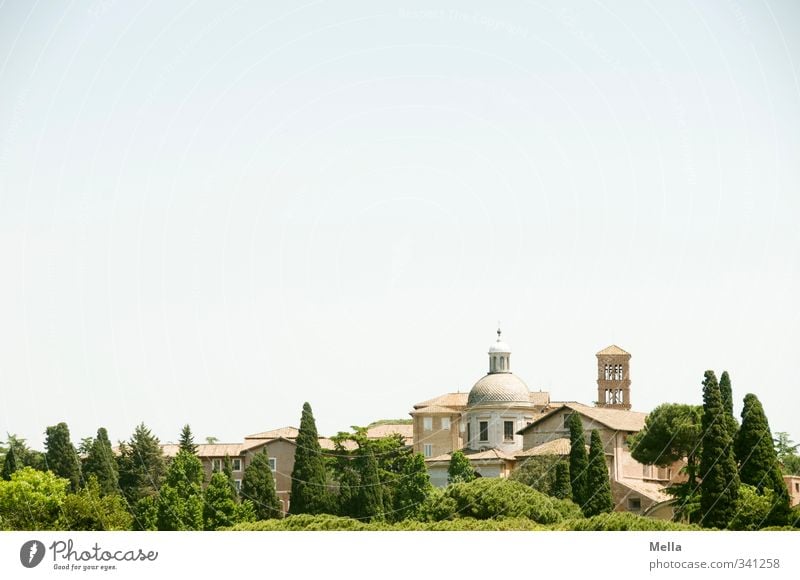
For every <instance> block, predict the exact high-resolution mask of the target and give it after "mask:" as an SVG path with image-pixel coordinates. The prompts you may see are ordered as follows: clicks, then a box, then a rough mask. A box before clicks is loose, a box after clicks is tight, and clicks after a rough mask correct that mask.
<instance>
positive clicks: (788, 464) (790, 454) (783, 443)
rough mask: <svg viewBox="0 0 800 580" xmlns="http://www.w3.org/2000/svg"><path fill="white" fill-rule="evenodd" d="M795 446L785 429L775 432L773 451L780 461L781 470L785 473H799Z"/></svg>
mask: <svg viewBox="0 0 800 580" xmlns="http://www.w3.org/2000/svg"><path fill="white" fill-rule="evenodd" d="M797 447H798V446H797V445H795V443H794V441H792V440H791V439H790V438H789V434H788V433H787V432H786V431H778V432H777V433H775V453H776V454H777V456H778V461H780V464H781V471H782V472H783V473H784V474H785V475H800V455H798V454H797Z"/></svg>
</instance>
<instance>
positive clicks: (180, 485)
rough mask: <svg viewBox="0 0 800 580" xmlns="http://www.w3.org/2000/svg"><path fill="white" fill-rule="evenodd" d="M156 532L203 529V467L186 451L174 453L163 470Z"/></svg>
mask: <svg viewBox="0 0 800 580" xmlns="http://www.w3.org/2000/svg"><path fill="white" fill-rule="evenodd" d="M223 477H224V475H223ZM158 529H159V530H177V531H183V530H202V529H203V464H202V463H201V462H200V460H199V459H198V458H197V456H195V455H192V454H191V453H189V452H188V451H178V454H177V455H176V456H175V457H174V458H173V459H172V461H171V462H170V464H169V467H168V468H167V472H166V474H165V476H164V483H163V485H162V486H161V489H160V490H159V493H158Z"/></svg>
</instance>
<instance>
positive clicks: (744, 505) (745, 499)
mask: <svg viewBox="0 0 800 580" xmlns="http://www.w3.org/2000/svg"><path fill="white" fill-rule="evenodd" d="M776 501H777V499H776V495H775V492H774V491H772V490H771V489H769V488H767V487H765V488H764V494H763V495H761V494H760V493H758V490H757V489H756V488H755V487H753V486H752V485H744V484H743V485H741V486H739V497H738V498H737V500H736V512H734V514H733V518H731V521H730V523H729V524H728V529H730V530H737V531H743V532H750V531H754V530H759V529H761V528H762V527H766V522H767V519H768V518H769V515H770V511H771V510H772V506H773V505H774V504H775V502H776Z"/></svg>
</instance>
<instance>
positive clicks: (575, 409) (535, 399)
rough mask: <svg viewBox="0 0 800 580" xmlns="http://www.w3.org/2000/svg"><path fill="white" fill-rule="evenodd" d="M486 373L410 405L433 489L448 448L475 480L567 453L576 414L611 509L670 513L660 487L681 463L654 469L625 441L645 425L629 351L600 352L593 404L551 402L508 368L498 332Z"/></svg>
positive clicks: (675, 476) (441, 481) (443, 471)
mask: <svg viewBox="0 0 800 580" xmlns="http://www.w3.org/2000/svg"><path fill="white" fill-rule="evenodd" d="M488 355H489V372H488V373H487V374H486V375H484V376H483V377H481V378H480V379H479V380H478V381H477V382H476V383H475V385H474V386H473V387H472V389H470V391H469V393H461V392H456V393H445V394H443V395H440V396H438V397H435V398H433V399H429V400H427V401H423V402H421V403H417V404H416V405H414V410H413V411H411V413H410V414H411V416H412V417H413V427H414V431H413V433H414V435H413V441H414V451H415V452H418V453H422V454H423V455H424V457H425V464H426V466H427V468H428V473H429V474H430V477H431V482H432V483H433V484H434V485H435V486H438V487H443V486H445V485H447V469H448V466H449V464H450V458H451V456H452V453H453V452H454V451H456V450H461V451H462V452H463V453H464V455H465V456H466V457H467V458H468V459H469V461H470V463H471V464H472V466H473V468H474V469H475V471H476V473H477V474H478V475H479V476H481V477H508V476H509V475H510V474H511V472H512V471H513V470H514V469H517V468H518V467H520V466H521V465H523V464H524V463H525V462H526V461H529V460H535V459H533V458H536V457H540V456H544V455H551V456H553V455H555V456H567V455H569V449H570V442H569V428H568V421H569V417H570V416H571V415H572V414H573V413H578V414H579V415H580V417H581V420H582V422H583V426H584V429H585V435H586V441H587V442H588V441H589V438H590V435H591V431H592V430H593V429H597V430H598V432H599V434H600V436H601V439H602V441H603V444H604V447H605V451H606V462H607V464H608V468H609V475H610V479H611V487H612V495H613V497H614V502H615V506H616V507H615V509H617V510H618V511H632V512H635V513H641V514H645V515H651V516H653V517H659V518H665V519H668V518H671V517H672V509H671V507H670V503H671V502H670V500H671V497H670V496H668V495H667V494H665V493H664V491H663V489H664V488H665V487H666V486H667V485H669V484H670V483H671V482H676V481H679V480H680V477H681V475H680V473H679V472H680V465H674V466H672V467H671V468H658V467H655V466H651V465H643V464H641V463H639V462H637V461H636V460H634V459H633V457H631V455H630V450H629V449H628V445H627V439H628V437H629V436H630V435H632V434H633V433H636V432H637V431H639V430H640V429H642V428H643V427H644V421H645V417H646V416H647V415H646V414H645V413H637V412H635V411H631V380H630V359H631V355H630V354H629V353H627V352H625V351H624V350H623V349H621V348H619V347H618V346H616V345H612V346H609V347H608V348H605V349H603V350H601V351H600V352H598V353H597V354H596V357H597V399H596V401H594V403H593V404H592V405H585V404H582V403H577V402H569V401H551V400H550V394H549V393H547V392H543V391H541V390H539V391H531V390H530V389H529V388H528V386H527V385H526V384H525V382H524V381H523V380H522V379H521V378H520V377H519V376H517V375H515V374H514V373H513V372H512V371H511V348H510V347H509V345H508V344H507V343H506V342H505V341H504V340H503V339H502V334H501V331H500V330H499V329H498V331H497V340H496V341H495V342H494V343H493V344H492V345H491V346H490V347H489V352H488Z"/></svg>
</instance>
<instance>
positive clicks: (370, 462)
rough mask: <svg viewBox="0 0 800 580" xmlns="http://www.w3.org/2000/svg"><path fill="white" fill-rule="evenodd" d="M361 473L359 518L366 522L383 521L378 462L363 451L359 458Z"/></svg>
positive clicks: (370, 453)
mask: <svg viewBox="0 0 800 580" xmlns="http://www.w3.org/2000/svg"><path fill="white" fill-rule="evenodd" d="M359 463H360V467H361V469H360V471H361V487H360V488H359V493H358V503H359V506H360V508H361V514H360V517H361V518H363V519H366V520H380V519H383V487H382V485H381V480H380V476H379V475H378V462H377V461H376V460H375V455H374V454H373V453H372V451H369V450H365V452H364V454H363V455H362V456H361V457H360V458H359Z"/></svg>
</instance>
